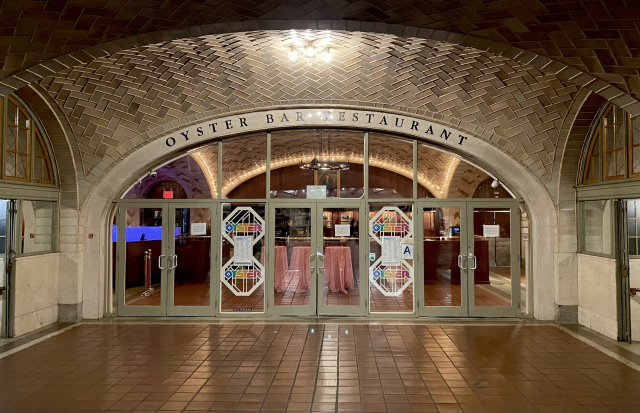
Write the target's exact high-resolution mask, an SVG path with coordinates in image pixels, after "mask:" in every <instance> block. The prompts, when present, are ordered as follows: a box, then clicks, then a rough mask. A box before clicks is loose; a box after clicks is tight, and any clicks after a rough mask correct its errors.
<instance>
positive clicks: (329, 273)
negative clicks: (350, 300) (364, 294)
mask: <svg viewBox="0 0 640 413" xmlns="http://www.w3.org/2000/svg"><path fill="white" fill-rule="evenodd" d="M324 257H325V258H324V276H325V277H329V291H331V292H332V293H344V294H346V293H347V291H351V290H353V263H352V261H351V249H350V248H349V247H326V248H325V249H324Z"/></svg>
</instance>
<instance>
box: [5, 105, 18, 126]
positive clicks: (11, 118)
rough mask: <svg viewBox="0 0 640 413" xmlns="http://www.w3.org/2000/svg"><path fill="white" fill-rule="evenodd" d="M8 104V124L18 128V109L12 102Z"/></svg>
mask: <svg viewBox="0 0 640 413" xmlns="http://www.w3.org/2000/svg"><path fill="white" fill-rule="evenodd" d="M7 103H8V104H7V124H9V125H16V126H17V121H18V120H17V119H16V116H17V114H18V107H17V106H16V105H15V104H14V103H13V102H12V101H11V100H9V102H7Z"/></svg>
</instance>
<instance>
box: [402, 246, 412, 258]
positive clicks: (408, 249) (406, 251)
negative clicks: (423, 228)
mask: <svg viewBox="0 0 640 413" xmlns="http://www.w3.org/2000/svg"><path fill="white" fill-rule="evenodd" d="M402 259H403V260H412V259H413V243H411V244H408V243H407V244H402Z"/></svg>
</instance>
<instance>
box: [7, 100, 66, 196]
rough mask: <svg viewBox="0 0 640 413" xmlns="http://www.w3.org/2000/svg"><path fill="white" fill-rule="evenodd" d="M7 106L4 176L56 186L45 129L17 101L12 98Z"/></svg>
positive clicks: (15, 179) (10, 178)
mask: <svg viewBox="0 0 640 413" xmlns="http://www.w3.org/2000/svg"><path fill="white" fill-rule="evenodd" d="M0 103H1V102H0ZM6 103H7V105H6V106H7V111H6V129H5V131H6V133H5V134H4V140H3V141H4V142H3V152H4V154H3V155H4V156H3V164H4V165H3V168H2V177H3V178H4V179H9V180H14V181H25V182H36V183H43V184H53V183H54V181H53V171H52V165H51V158H50V157H49V151H48V150H47V146H46V143H45V142H46V141H45V138H44V136H43V134H42V132H41V128H39V127H38V126H37V125H36V124H35V123H34V119H33V117H32V116H31V115H30V114H29V112H28V111H27V110H26V109H25V108H24V107H23V106H22V105H21V104H20V103H19V102H18V101H17V100H15V99H13V98H11V97H9V98H8V99H7V101H6Z"/></svg>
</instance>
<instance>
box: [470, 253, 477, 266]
mask: <svg viewBox="0 0 640 413" xmlns="http://www.w3.org/2000/svg"><path fill="white" fill-rule="evenodd" d="M469 258H473V267H470V268H469V269H470V270H475V269H476V267H477V266H478V258H477V257H476V256H475V255H473V254H472V253H469Z"/></svg>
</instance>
